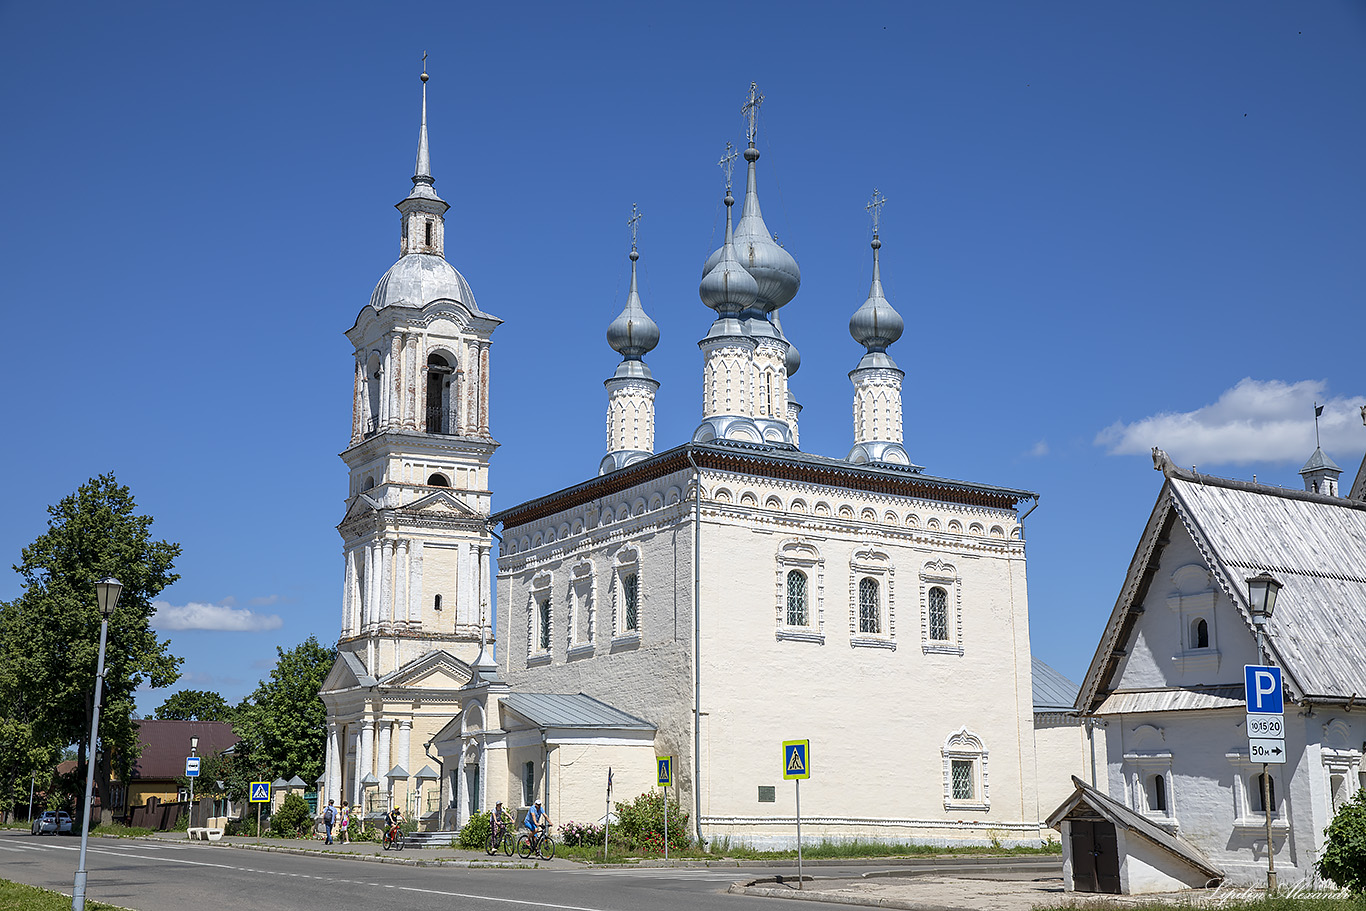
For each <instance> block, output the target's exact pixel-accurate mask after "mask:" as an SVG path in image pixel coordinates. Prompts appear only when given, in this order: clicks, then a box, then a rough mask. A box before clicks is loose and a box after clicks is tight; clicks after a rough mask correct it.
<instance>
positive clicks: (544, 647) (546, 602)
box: [537, 598, 550, 652]
mask: <svg viewBox="0 0 1366 911" xmlns="http://www.w3.org/2000/svg"><path fill="white" fill-rule="evenodd" d="M538 607H539V609H540V621H541V622H540V629H539V630H537V632H539V633H540V636H539V639H540V642H539V643H538V644H539V645H540V647H541V651H543V652H548V651H550V599H549V598H542V599H541V603H540V604H539V605H538Z"/></svg>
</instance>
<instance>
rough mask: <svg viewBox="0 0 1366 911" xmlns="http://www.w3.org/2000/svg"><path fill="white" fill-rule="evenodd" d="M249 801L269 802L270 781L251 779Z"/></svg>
mask: <svg viewBox="0 0 1366 911" xmlns="http://www.w3.org/2000/svg"><path fill="white" fill-rule="evenodd" d="M250 802H251V803H270V782H268V781H253V782H252V783H251V801H250Z"/></svg>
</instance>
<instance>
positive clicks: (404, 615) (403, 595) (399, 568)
mask: <svg viewBox="0 0 1366 911" xmlns="http://www.w3.org/2000/svg"><path fill="white" fill-rule="evenodd" d="M396 556H397V557H398V560H397V565H396V566H395V567H394V626H395V627H396V628H398V627H402V628H404V629H406V628H407V627H408V583H409V577H408V542H407V540H406V539H404V540H400V541H399V542H398V553H397V554H396Z"/></svg>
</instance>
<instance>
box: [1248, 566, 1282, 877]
mask: <svg viewBox="0 0 1366 911" xmlns="http://www.w3.org/2000/svg"><path fill="white" fill-rule="evenodd" d="M1247 590H1248V604H1249V605H1250V606H1251V609H1252V623H1253V625H1255V626H1256V627H1257V654H1258V656H1259V657H1260V658H1261V660H1263V661H1265V662H1267V664H1270V663H1271V653H1270V652H1268V651H1267V648H1266V624H1267V621H1268V620H1270V619H1271V612H1272V611H1274V610H1275V609H1276V595H1277V594H1278V593H1279V592H1280V590H1281V583H1280V582H1277V581H1276V577H1275V576H1273V575H1271V573H1267V572H1262V573H1258V574H1257V575H1255V576H1253V577H1252V578H1250V579H1248V580H1247ZM1262 809H1263V810H1264V811H1265V812H1266V891H1267V894H1268V895H1269V894H1271V893H1272V892H1275V891H1276V845H1275V842H1273V841H1272V840H1271V766H1270V765H1269V764H1268V763H1265V762H1264V763H1262Z"/></svg>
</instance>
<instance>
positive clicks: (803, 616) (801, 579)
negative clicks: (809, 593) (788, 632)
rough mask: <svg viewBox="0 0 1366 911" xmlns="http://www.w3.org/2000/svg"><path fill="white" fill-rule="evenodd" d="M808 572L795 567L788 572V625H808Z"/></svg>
mask: <svg viewBox="0 0 1366 911" xmlns="http://www.w3.org/2000/svg"><path fill="white" fill-rule="evenodd" d="M807 623H808V616H807V604H806V573H804V572H802V571H801V570H800V569H794V570H791V571H789V572H788V574H787V625H788V626H806V625H807Z"/></svg>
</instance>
